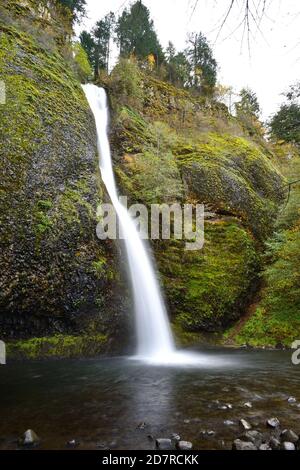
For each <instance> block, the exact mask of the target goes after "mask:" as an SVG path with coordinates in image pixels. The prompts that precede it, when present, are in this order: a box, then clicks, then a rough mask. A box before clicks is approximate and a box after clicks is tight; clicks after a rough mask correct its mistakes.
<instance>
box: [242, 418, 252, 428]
mask: <svg viewBox="0 0 300 470" xmlns="http://www.w3.org/2000/svg"><path fill="white" fill-rule="evenodd" d="M240 425H241V427H242V428H243V429H245V431H249V430H250V429H251V428H252V426H251V424H250V423H249V422H248V421H246V420H245V419H240Z"/></svg>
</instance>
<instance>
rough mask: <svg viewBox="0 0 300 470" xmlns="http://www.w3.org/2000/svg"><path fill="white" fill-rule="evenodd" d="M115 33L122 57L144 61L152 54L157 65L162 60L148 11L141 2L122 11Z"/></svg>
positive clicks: (160, 49) (160, 48) (139, 0)
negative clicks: (133, 57)
mask: <svg viewBox="0 0 300 470" xmlns="http://www.w3.org/2000/svg"><path fill="white" fill-rule="evenodd" d="M116 33H117V39H118V44H119V47H120V55H121V56H122V57H129V56H130V55H134V56H136V57H137V58H138V59H142V60H144V59H146V58H147V57H148V56H149V55H150V54H153V55H154V57H155V58H156V62H157V64H159V63H161V62H162V61H163V60H164V55H163V51H162V47H161V45H160V43H159V40H158V38H157V35H156V32H155V30H154V24H153V20H151V18H150V11H149V10H148V8H147V7H146V6H145V5H143V3H142V1H141V0H138V1H137V2H135V3H134V4H133V5H131V7H130V9H129V10H127V9H126V10H124V11H123V13H122V15H121V16H120V18H119V20H118V23H117V28H116Z"/></svg>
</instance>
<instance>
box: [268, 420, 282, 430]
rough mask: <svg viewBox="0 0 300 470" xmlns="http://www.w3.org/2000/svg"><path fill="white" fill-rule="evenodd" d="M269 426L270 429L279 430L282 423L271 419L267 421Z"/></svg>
mask: <svg viewBox="0 0 300 470" xmlns="http://www.w3.org/2000/svg"><path fill="white" fill-rule="evenodd" d="M267 426H269V427H270V428H273V429H275V428H278V427H279V426H280V421H279V419H278V418H270V419H268V420H267Z"/></svg>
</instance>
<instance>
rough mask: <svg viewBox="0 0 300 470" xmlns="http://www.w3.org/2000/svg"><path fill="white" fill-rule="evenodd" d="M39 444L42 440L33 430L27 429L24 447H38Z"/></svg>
mask: <svg viewBox="0 0 300 470" xmlns="http://www.w3.org/2000/svg"><path fill="white" fill-rule="evenodd" d="M39 443H40V438H39V437H38V435H37V434H36V433H35V432H34V431H33V430H32V429H27V431H25V432H24V440H23V445H24V446H26V447H36V446H38V445H39Z"/></svg>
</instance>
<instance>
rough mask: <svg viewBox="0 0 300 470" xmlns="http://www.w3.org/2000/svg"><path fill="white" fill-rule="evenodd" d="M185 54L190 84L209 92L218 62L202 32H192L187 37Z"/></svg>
mask: <svg viewBox="0 0 300 470" xmlns="http://www.w3.org/2000/svg"><path fill="white" fill-rule="evenodd" d="M188 44H189V47H188V48H187V49H186V56H187V58H188V60H189V62H190V65H191V70H192V73H191V77H190V85H191V86H192V87H194V88H195V89H197V90H200V91H201V92H203V93H210V92H211V91H212V90H213V88H214V86H215V85H216V81H217V68H218V64H217V61H216V60H215V58H214V56H213V51H212V49H211V47H210V45H209V43H208V41H207V39H206V37H205V36H204V35H203V34H202V33H199V34H197V33H193V34H191V35H190V36H189V38H188Z"/></svg>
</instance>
